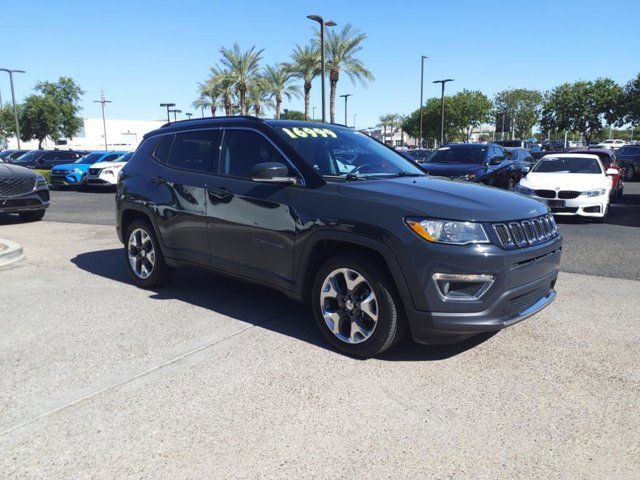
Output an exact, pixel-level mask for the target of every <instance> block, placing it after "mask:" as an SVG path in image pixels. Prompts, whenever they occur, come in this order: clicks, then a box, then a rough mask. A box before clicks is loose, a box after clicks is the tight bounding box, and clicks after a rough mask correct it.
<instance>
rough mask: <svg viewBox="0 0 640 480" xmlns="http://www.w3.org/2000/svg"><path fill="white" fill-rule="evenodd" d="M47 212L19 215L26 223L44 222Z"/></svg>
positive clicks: (38, 211) (40, 211) (37, 211)
mask: <svg viewBox="0 0 640 480" xmlns="http://www.w3.org/2000/svg"><path fill="white" fill-rule="evenodd" d="M45 212H46V210H36V211H35V212H22V213H19V214H18V215H20V218H21V219H22V220H24V221H25V222H37V221H38V220H42V217H44V214H45Z"/></svg>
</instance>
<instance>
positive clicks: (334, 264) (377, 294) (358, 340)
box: [311, 255, 406, 358]
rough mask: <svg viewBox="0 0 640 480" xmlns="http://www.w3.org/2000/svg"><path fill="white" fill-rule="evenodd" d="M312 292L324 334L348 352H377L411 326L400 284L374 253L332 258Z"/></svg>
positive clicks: (366, 354)
mask: <svg viewBox="0 0 640 480" xmlns="http://www.w3.org/2000/svg"><path fill="white" fill-rule="evenodd" d="M311 298H312V306H313V311H314V317H315V320H316V323H317V324H318V327H319V328H320V330H321V332H322V334H323V335H324V336H325V338H326V339H327V340H328V341H329V343H331V344H332V345H333V346H334V347H335V348H337V349H338V350H340V351H341V352H344V353H346V354H347V355H352V356H354V357H360V358H369V357H373V356H375V355H378V354H380V353H382V352H384V351H385V350H387V349H389V348H390V347H391V346H393V345H394V344H395V343H396V342H398V341H399V340H400V339H401V338H402V336H403V334H404V332H405V329H406V326H405V325H406V323H405V320H404V318H403V316H402V314H401V305H400V302H399V300H398V296H397V294H396V293H395V285H394V284H393V281H392V280H391V279H390V277H389V275H388V274H387V273H386V272H385V271H384V270H383V269H382V268H381V267H380V266H379V265H378V264H377V262H376V260H375V259H372V258H370V257H367V256H364V255H340V256H336V257H334V258H332V259H330V260H328V261H327V262H326V263H325V264H324V265H323V266H322V268H321V269H320V270H319V271H318V273H317V274H316V278H315V281H314V283H313V287H312V295H311Z"/></svg>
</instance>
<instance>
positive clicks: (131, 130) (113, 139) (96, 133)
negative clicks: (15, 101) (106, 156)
mask: <svg viewBox="0 0 640 480" xmlns="http://www.w3.org/2000/svg"><path fill="white" fill-rule="evenodd" d="M165 123H166V121H165V120H116V119H107V121H106V124H107V149H108V150H135V149H136V148H137V147H138V144H139V143H140V142H141V141H142V137H143V136H144V134H145V133H147V132H150V131H151V130H155V129H156V128H158V127H161V126H162V125H164V124H165ZM7 141H8V142H7V143H8V148H10V149H11V148H13V149H15V148H18V144H17V142H16V138H15V137H12V138H8V139H7ZM20 146H21V148H22V149H25V150H27V149H36V148H38V141H37V140H30V141H28V142H20ZM42 146H43V148H44V149H47V150H49V149H54V148H59V149H67V148H72V149H78V150H104V128H103V125H102V118H85V119H84V125H83V128H82V129H81V130H80V131H79V132H78V134H77V135H76V136H75V137H73V138H68V139H63V140H59V141H58V142H57V143H56V142H54V141H53V140H51V139H47V140H45V141H44V142H43V145H42Z"/></svg>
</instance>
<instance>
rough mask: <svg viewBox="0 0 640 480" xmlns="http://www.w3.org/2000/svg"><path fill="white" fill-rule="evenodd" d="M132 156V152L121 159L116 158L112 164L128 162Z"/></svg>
mask: <svg viewBox="0 0 640 480" xmlns="http://www.w3.org/2000/svg"><path fill="white" fill-rule="evenodd" d="M132 156H133V152H129V153H125V154H124V155H122V156H121V157H118V158H116V159H115V160H114V162H128V161H129V160H131V157H132Z"/></svg>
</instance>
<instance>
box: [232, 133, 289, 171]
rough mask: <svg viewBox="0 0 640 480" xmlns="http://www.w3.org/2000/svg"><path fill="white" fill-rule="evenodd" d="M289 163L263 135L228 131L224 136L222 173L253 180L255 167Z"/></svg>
mask: <svg viewBox="0 0 640 480" xmlns="http://www.w3.org/2000/svg"><path fill="white" fill-rule="evenodd" d="M264 162H280V163H284V164H285V165H286V164H287V161H286V160H285V159H284V158H283V156H282V155H281V154H280V152H278V151H277V150H276V149H275V147H274V146H273V145H271V143H270V142H269V141H268V140H267V139H265V138H264V137H263V136H262V135H260V134H258V133H256V132H253V131H251V130H227V131H225V134H224V148H223V152H222V173H223V175H229V176H231V177H240V178H251V169H252V168H253V166H254V165H257V164H258V163H264Z"/></svg>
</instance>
